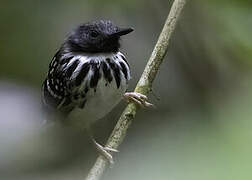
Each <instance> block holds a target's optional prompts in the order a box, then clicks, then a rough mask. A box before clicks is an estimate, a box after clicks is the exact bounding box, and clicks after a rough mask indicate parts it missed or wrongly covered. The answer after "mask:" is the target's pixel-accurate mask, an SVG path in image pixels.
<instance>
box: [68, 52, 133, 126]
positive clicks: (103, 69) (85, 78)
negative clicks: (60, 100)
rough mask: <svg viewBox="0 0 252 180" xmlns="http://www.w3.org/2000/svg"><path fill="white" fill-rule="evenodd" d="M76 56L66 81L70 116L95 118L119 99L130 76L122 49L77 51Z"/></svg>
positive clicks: (114, 104)
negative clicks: (94, 53) (93, 53)
mask: <svg viewBox="0 0 252 180" xmlns="http://www.w3.org/2000/svg"><path fill="white" fill-rule="evenodd" d="M76 60H78V65H77V66H76V65H75V66H76V67H75V70H74V71H73V72H72V75H71V76H70V81H69V84H72V87H71V93H70V94H71V96H72V98H71V99H72V102H73V103H75V108H74V109H73V111H72V112H71V113H70V116H69V117H70V118H71V119H73V120H77V121H79V120H81V121H85V122H94V121H96V120H98V119H101V118H102V117H104V116H105V115H106V114H108V113H109V112H110V111H111V110H112V109H113V108H114V107H115V106H116V105H117V104H118V103H119V102H120V100H121V99H122V96H123V94H124V93H125V91H126V89H127V85H128V80H129V79H130V70H129V66H128V64H127V62H126V60H125V58H124V56H123V54H122V53H116V54H105V55H104V54H101V55H97V56H83V55H80V57H79V58H76ZM70 62H71V61H70ZM74 62H75V61H73V62H71V63H74ZM68 68H71V64H69V65H68ZM68 68H67V67H66V69H65V71H67V70H68Z"/></svg>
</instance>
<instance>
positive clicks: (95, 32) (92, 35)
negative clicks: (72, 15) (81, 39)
mask: <svg viewBox="0 0 252 180" xmlns="http://www.w3.org/2000/svg"><path fill="white" fill-rule="evenodd" d="M90 35H91V37H93V38H96V37H97V36H98V35H99V33H98V32H97V31H91V33H90Z"/></svg>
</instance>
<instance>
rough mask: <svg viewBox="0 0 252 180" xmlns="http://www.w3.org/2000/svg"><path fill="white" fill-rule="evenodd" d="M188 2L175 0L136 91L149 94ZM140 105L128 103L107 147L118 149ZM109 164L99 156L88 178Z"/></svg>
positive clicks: (98, 174) (98, 175) (91, 179)
mask: <svg viewBox="0 0 252 180" xmlns="http://www.w3.org/2000/svg"><path fill="white" fill-rule="evenodd" d="M185 3H186V0H174V2H173V5H172V7H171V10H170V13H169V15H168V17H167V19H166V22H165V24H164V27H163V30H162V32H161V34H160V36H159V38H158V41H157V43H156V45H155V47H154V50H153V52H152V54H151V57H150V59H149V61H148V63H147V65H146V67H145V69H144V72H143V74H142V76H141V78H140V80H139V81H138V84H137V86H136V88H135V92H138V93H141V94H144V95H146V96H147V95H148V94H149V93H150V91H151V88H152V82H153V81H154V79H155V77H156V74H157V72H158V69H159V67H160V65H161V63H162V62H163V59H164V56H165V54H166V52H167V49H168V45H169V41H170V39H171V35H172V33H173V31H174V29H175V26H176V22H177V21H178V18H179V16H180V14H181V11H182V9H183V7H184V5H185ZM138 108H139V107H138V106H137V105H136V104H134V103H130V104H128V106H127V107H126V108H125V110H124V111H123V113H122V115H121V117H120V118H119V120H118V122H117V124H116V126H115V128H114V130H113V132H112V134H111V135H110V137H109V139H108V141H107V145H106V146H107V147H111V148H113V149H117V148H118V146H119V145H120V144H121V143H122V141H123V139H124V137H125V135H126V131H127V129H128V128H129V126H130V124H131V122H132V120H133V119H134V118H135V115H136V112H137V110H138ZM107 166H108V162H107V160H106V159H104V158H103V157H102V156H99V157H98V158H97V160H96V162H95V164H94V166H93V167H92V169H91V170H90V172H89V174H88V176H87V177H86V180H99V179H100V178H101V177H102V175H103V173H104V171H105V170H106V168H107Z"/></svg>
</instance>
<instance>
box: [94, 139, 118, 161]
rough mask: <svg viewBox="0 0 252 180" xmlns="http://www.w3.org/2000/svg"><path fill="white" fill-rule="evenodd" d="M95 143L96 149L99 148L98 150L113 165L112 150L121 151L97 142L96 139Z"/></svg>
mask: <svg viewBox="0 0 252 180" xmlns="http://www.w3.org/2000/svg"><path fill="white" fill-rule="evenodd" d="M93 143H94V145H95V147H96V149H97V150H98V152H99V153H100V154H101V155H102V156H103V157H104V158H106V159H107V160H108V161H109V163H110V165H113V164H114V160H113V156H112V155H111V153H110V152H119V151H118V150H116V149H113V148H110V147H103V146H102V145H100V144H99V143H97V142H96V141H95V140H94V139H93Z"/></svg>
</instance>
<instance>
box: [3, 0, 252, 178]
mask: <svg viewBox="0 0 252 180" xmlns="http://www.w3.org/2000/svg"><path fill="white" fill-rule="evenodd" d="M171 4H172V1H166V0H156V1H154V0H152V1H151V0H138V1H135V0H127V1H126V0H121V1H115V0H107V1H101V0H92V1H91V0H89V1H88V0H75V1H68V0H54V1H49V0H43V1H42V0H23V1H17V0H14V1H1V7H0V9H1V11H0V23H1V26H0V27H1V28H0V34H1V36H0V52H1V53H0V61H1V64H0V179H3V180H16V179H19V180H23V179H24V180H29V179H32V180H40V179H52V180H53V179H61V180H64V179H65V180H67V179H76V180H78V179H83V177H85V174H87V172H88V170H89V169H90V168H91V167H92V165H93V163H94V162H95V159H96V157H97V152H96V150H95V148H94V147H93V146H92V143H91V142H90V140H89V139H88V136H87V135H86V133H85V132H76V131H74V130H72V129H62V128H60V127H47V128H44V127H43V126H41V122H42V121H43V114H42V113H41V111H40V89H41V84H42V81H43V80H44V78H45V76H46V73H47V69H48V65H49V62H50V60H51V58H52V56H53V55H54V53H55V52H56V50H57V49H58V48H59V46H60V44H61V43H62V42H63V40H64V37H65V35H66V34H67V33H68V32H69V31H70V30H71V29H73V28H74V27H75V26H77V25H78V24H80V23H83V22H87V21H92V20H97V19H110V20H112V21H114V22H115V23H116V24H118V25H120V26H126V27H128V26H131V27H134V29H135V31H134V33H132V34H130V35H128V36H125V37H123V39H122V48H121V51H122V52H123V53H125V54H126V57H127V59H128V62H129V63H130V65H131V69H132V73H133V74H132V75H133V79H132V80H131V82H130V88H129V89H130V90H133V89H134V87H135V85H136V82H137V80H138V79H139V77H140V75H141V73H142V71H143V69H144V66H145V64H146V62H147V60H148V58H149V56H150V54H151V52H152V49H153V47H154V45H155V43H156V40H157V38H158V36H159V33H160V31H161V29H162V26H163V24H164V21H165V19H166V17H167V15H168V13H169V10H170V7H171ZM251 10H252V2H251V1H249V0H247V1H245V0H240V1H239V0H219V1H217V0H211V1H210V0H209V1H200V0H192V1H188V3H187V5H186V7H185V9H184V11H183V14H182V17H181V18H180V21H179V22H178V24H177V27H176V30H175V33H174V34H173V37H172V39H171V42H170V47H169V51H168V53H167V56H166V57H165V60H164V63H163V64H162V66H161V68H160V71H159V73H158V76H157V78H156V80H155V82H154V84H153V92H154V93H153V94H150V96H149V98H150V101H151V102H153V103H154V104H155V105H156V106H157V108H156V109H142V110H140V111H139V112H138V113H137V117H136V119H135V120H134V122H133V123H132V126H131V128H130V129H129V131H128V134H127V136H126V139H125V141H124V142H123V144H122V145H121V146H120V148H119V151H120V153H117V154H115V155H114V158H115V162H116V163H115V165H114V166H113V168H112V169H109V170H108V172H107V173H106V174H105V179H173V180H183V179H185V180H189V179H193V180H197V179H205V180H207V179H211V180H212V179H221V180H225V179H228V180H230V179H242V180H246V179H251V178H252V173H251V160H252V157H251V151H252V146H251V137H252V133H251V128H252V122H251V115H252V112H251V105H252V101H251V98H252V94H251V88H252V86H251V70H252V61H251V57H252V38H251V32H252V13H251V12H252V11H251ZM157 97H158V98H157ZM125 105H126V103H125V102H122V103H121V104H120V105H119V106H118V107H117V108H116V109H115V110H114V111H112V112H111V113H110V114H109V115H108V116H106V117H105V118H104V119H102V120H100V121H98V122H97V123H96V124H94V130H95V136H96V138H97V140H98V141H99V142H100V143H105V142H106V139H107V138H108V136H109V134H110V132H111V131H112V129H113V127H114V125H115V123H116V121H117V120H118V118H119V116H120V113H121V112H122V110H123V108H124V107H125Z"/></svg>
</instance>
